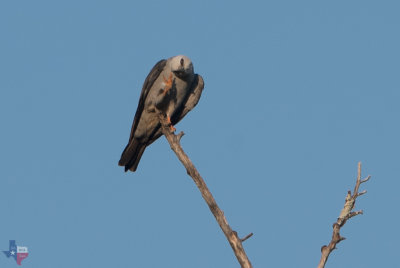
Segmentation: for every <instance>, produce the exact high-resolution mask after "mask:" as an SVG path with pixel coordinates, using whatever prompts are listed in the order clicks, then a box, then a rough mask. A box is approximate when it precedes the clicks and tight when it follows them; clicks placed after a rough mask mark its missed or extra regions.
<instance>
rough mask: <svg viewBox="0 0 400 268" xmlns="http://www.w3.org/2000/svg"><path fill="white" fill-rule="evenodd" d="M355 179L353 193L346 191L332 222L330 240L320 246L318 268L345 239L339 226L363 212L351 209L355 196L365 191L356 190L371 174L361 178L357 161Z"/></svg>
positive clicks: (321, 266)
mask: <svg viewBox="0 0 400 268" xmlns="http://www.w3.org/2000/svg"><path fill="white" fill-rule="evenodd" d="M357 173H358V174H357V181H356V185H355V187H354V190H353V194H351V191H348V192H347V195H346V201H345V203H344V207H343V209H342V211H341V212H340V215H339V218H338V219H337V221H336V222H335V223H334V224H333V233H332V239H331V242H330V243H329V244H328V245H327V246H326V245H324V246H322V248H321V260H320V261H319V264H318V268H324V267H325V263H326V261H327V260H328V257H329V254H331V252H332V251H333V250H334V249H336V245H337V244H338V243H340V241H342V240H345V239H346V238H344V237H342V236H340V228H341V227H342V226H343V225H344V224H345V223H346V222H347V220H348V219H350V218H352V217H354V216H357V215H359V214H363V211H362V210H359V211H352V210H353V209H354V206H355V204H356V199H357V197H359V196H361V195H363V194H365V193H366V192H367V191H365V190H364V191H362V192H358V189H359V187H360V185H361V184H362V183H364V182H366V181H368V180H369V179H370V178H371V176H368V177H367V178H365V179H363V180H362V179H361V162H359V163H358V172H357Z"/></svg>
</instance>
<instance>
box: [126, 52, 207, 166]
mask: <svg viewBox="0 0 400 268" xmlns="http://www.w3.org/2000/svg"><path fill="white" fill-rule="evenodd" d="M203 89H204V80H203V78H202V77H201V75H199V74H196V73H194V68H193V63H192V61H191V60H190V58H188V57H187V56H184V55H178V56H174V57H170V58H168V59H162V60H160V61H159V62H157V63H156V64H155V65H154V67H153V68H152V69H151V71H150V73H149V74H148V75H147V77H146V79H145V81H144V83H143V87H142V92H141V94H140V97H139V103H138V106H137V109H136V113H135V117H134V119H133V123H132V128H131V133H130V136H129V141H128V144H127V145H126V147H125V149H124V151H123V152H122V154H121V158H120V160H119V162H118V165H119V166H124V167H125V172H126V171H128V170H130V171H132V172H135V171H136V169H137V167H138V165H139V162H140V159H141V157H142V155H143V153H144V151H145V149H146V147H147V146H149V145H150V144H152V143H153V142H154V141H155V140H157V139H158V138H159V137H160V136H161V135H162V131H161V123H160V121H159V113H160V112H161V113H164V114H165V115H166V117H167V120H168V121H169V123H171V130H172V131H175V127H174V125H176V124H177V123H178V122H179V121H180V120H181V119H182V118H183V117H184V116H185V115H186V114H187V113H188V112H190V111H191V110H192V109H193V108H194V107H195V106H196V105H197V103H198V102H199V100H200V97H201V94H202V92H203Z"/></svg>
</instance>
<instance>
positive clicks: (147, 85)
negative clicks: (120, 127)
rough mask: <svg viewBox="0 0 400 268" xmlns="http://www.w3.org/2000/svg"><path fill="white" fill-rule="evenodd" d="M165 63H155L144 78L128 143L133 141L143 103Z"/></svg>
mask: <svg viewBox="0 0 400 268" xmlns="http://www.w3.org/2000/svg"><path fill="white" fill-rule="evenodd" d="M166 63H167V60H165V59H163V60H160V61H159V62H157V63H156V65H154V67H153V68H152V69H151V71H150V73H149V75H148V76H147V77H146V80H144V83H143V88H142V93H141V94H140V98H139V104H138V107H137V109H136V113H135V117H134V119H133V123H132V129H131V135H130V137H129V142H130V141H131V140H132V139H133V136H134V134H135V131H136V128H137V125H138V124H139V120H140V117H141V115H142V112H143V109H144V103H145V101H146V98H147V95H148V94H149V91H150V89H151V87H152V86H153V84H154V82H155V81H156V79H157V78H158V77H159V76H160V74H161V72H162V71H163V70H164V68H165V65H166Z"/></svg>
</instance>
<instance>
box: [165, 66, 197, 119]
mask: <svg viewBox="0 0 400 268" xmlns="http://www.w3.org/2000/svg"><path fill="white" fill-rule="evenodd" d="M203 89H204V80H203V77H201V75H199V74H196V75H195V77H194V80H193V82H192V85H191V87H190V90H189V93H188V96H187V99H186V101H185V102H184V103H183V105H182V106H181V107H180V108H179V109H178V110H177V111H176V112H175V113H174V114H173V116H172V117H171V123H172V124H173V125H176V124H177V123H178V122H179V121H181V120H182V118H183V117H185V115H186V114H187V113H188V112H190V111H191V110H193V108H194V107H195V106H196V105H197V103H198V102H199V100H200V97H201V93H203Z"/></svg>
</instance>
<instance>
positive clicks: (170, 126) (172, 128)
mask: <svg viewBox="0 0 400 268" xmlns="http://www.w3.org/2000/svg"><path fill="white" fill-rule="evenodd" d="M167 121H168V123H169V129H170V130H171V131H172V132H175V130H176V128H175V127H174V126H173V125H172V122H171V118H170V117H169V116H167Z"/></svg>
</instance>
